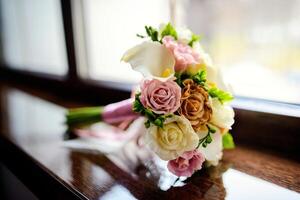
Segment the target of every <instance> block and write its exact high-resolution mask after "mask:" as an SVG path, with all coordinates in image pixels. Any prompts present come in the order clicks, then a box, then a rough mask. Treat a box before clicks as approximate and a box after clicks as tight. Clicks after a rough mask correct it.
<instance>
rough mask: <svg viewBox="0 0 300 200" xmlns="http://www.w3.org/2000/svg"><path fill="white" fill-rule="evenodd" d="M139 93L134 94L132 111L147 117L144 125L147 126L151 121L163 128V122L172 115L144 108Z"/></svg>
mask: <svg viewBox="0 0 300 200" xmlns="http://www.w3.org/2000/svg"><path fill="white" fill-rule="evenodd" d="M140 96H141V93H137V94H136V95H135V101H134V103H133V111H134V112H137V113H140V114H141V115H143V116H145V117H146V118H147V121H146V122H145V127H146V128H149V127H150V125H151V123H152V124H154V125H155V126H158V127H160V128H163V125H164V122H165V120H166V119H167V118H169V117H172V115H171V114H170V115H159V114H156V113H154V112H153V111H152V110H150V109H148V108H145V107H144V106H143V104H142V103H141V100H140Z"/></svg>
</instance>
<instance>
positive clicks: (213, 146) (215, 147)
mask: <svg viewBox="0 0 300 200" xmlns="http://www.w3.org/2000/svg"><path fill="white" fill-rule="evenodd" d="M214 128H215V129H216V132H215V133H213V134H211V138H212V142H211V143H209V144H208V145H207V146H206V147H203V146H202V145H200V147H199V148H198V150H199V151H200V152H201V153H202V154H203V155H204V157H205V160H206V161H207V162H208V164H209V165H213V166H216V165H218V163H219V160H220V159H221V158H222V156H223V153H222V150H223V144H222V135H221V132H220V130H219V129H218V128H217V127H214Z"/></svg>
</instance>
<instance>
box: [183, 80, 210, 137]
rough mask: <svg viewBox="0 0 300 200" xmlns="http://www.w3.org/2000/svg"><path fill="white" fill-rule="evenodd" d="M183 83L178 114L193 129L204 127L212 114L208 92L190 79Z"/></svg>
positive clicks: (197, 129)
mask: <svg viewBox="0 0 300 200" xmlns="http://www.w3.org/2000/svg"><path fill="white" fill-rule="evenodd" d="M183 85H184V88H183V91H182V96H181V106H180V109H179V114H180V115H183V116H185V117H186V118H187V119H188V120H189V121H190V122H191V124H192V127H193V128H194V130H195V131H199V130H201V129H205V123H207V122H208V121H209V120H210V118H211V115H212V109H211V105H210V102H209V99H208V93H207V92H206V91H205V89H203V88H202V87H201V86H199V85H198V84H196V83H195V82H194V81H193V80H192V79H186V80H184V81H183Z"/></svg>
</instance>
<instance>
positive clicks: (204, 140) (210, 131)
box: [197, 125, 216, 148]
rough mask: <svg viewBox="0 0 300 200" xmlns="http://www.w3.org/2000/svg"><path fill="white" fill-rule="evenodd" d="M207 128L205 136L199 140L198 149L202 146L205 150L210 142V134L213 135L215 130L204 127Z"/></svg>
mask: <svg viewBox="0 0 300 200" xmlns="http://www.w3.org/2000/svg"><path fill="white" fill-rule="evenodd" d="M206 127H207V130H208V131H207V135H206V136H205V137H204V138H202V139H200V140H199V143H198V146H197V148H198V147H200V145H202V147H204V148H206V147H207V145H208V144H210V143H211V142H212V138H211V134H214V133H215V132H216V129H214V128H213V127H211V126H209V125H206Z"/></svg>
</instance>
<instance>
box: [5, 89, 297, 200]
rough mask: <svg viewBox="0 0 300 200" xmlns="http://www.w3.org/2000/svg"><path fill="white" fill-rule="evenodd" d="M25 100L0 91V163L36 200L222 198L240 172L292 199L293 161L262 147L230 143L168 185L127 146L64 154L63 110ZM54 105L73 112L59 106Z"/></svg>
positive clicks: (149, 158)
mask: <svg viewBox="0 0 300 200" xmlns="http://www.w3.org/2000/svg"><path fill="white" fill-rule="evenodd" d="M33 94H34V92H33V93H31V94H28V93H24V92H20V91H19V90H15V89H7V88H6V89H5V90H2V92H1V102H0V103H1V104H0V105H1V109H0V110H1V115H2V117H1V120H0V122H1V133H0V160H1V162H3V163H4V164H5V165H6V166H7V167H8V168H9V169H10V170H11V171H12V172H13V173H14V174H15V175H16V176H17V177H18V178H19V179H20V180H21V181H22V182H24V183H25V185H26V186H27V187H28V188H29V189H30V190H31V191H33V193H34V194H36V195H37V196H38V197H39V198H42V199H101V198H104V199H105V198H109V197H116V198H117V197H119V198H121V199H127V198H136V199H225V198H226V197H229V196H230V193H228V192H232V191H233V188H234V187H233V185H232V184H228V182H224V177H225V176H226V177H227V180H230V179H231V176H232V173H228V172H229V171H231V172H232V171H233V172H243V173H236V174H238V178H241V180H242V178H243V177H248V176H249V175H250V177H256V179H254V180H255V181H257V183H261V181H262V179H263V180H265V181H267V182H270V183H274V184H276V185H278V186H280V188H282V190H283V189H284V188H287V189H289V190H293V191H296V192H300V182H299V177H300V164H299V162H298V161H297V159H291V157H290V156H289V154H279V153H277V152H273V151H270V150H269V149H265V148H262V147H260V148H257V147H253V146H243V145H239V144H237V148H236V149H234V150H230V151H225V152H224V157H223V161H222V162H221V163H220V164H219V165H218V166H217V167H211V168H209V169H204V170H202V171H200V172H197V173H196V174H194V176H193V177H191V178H188V179H187V180H179V181H177V182H176V184H174V183H175V180H176V177H174V176H172V175H171V174H169V173H166V172H165V171H164V169H163V168H162V167H161V166H162V163H161V161H157V160H156V159H155V158H154V157H153V155H152V154H151V152H149V150H148V149H147V148H144V147H143V146H139V145H137V143H136V142H135V141H131V142H128V143H126V144H124V145H123V146H122V148H120V149H116V150H115V151H113V152H111V153H99V152H94V151H93V152H86V151H78V150H73V149H70V148H65V147H63V146H62V144H63V138H64V134H65V130H66V127H65V126H64V124H63V114H64V112H65V108H64V107H61V106H58V105H56V104H53V103H52V102H55V103H57V102H59V100H58V99H56V98H51V97H48V99H52V100H53V101H52V102H49V101H45V100H42V99H40V98H37V97H35V96H33ZM60 104H64V105H66V106H68V105H69V106H70V105H74V104H69V103H68V102H67V101H61V102H60ZM41 116H43V117H41ZM59 119H60V120H59ZM109 143H111V141H110V142H109V141H108V144H109ZM234 170H238V171H234ZM247 174H248V175H247ZM228 176H229V177H228ZM232 178H233V177H232ZM235 178H236V177H235ZM243 184H246V185H247V182H245V183H243ZM179 185H181V186H180V187H179ZM167 186H168V187H167ZM175 186H176V187H175ZM266 188H268V187H266ZM280 188H279V189H280ZM277 189H278V188H277ZM236 192H238V191H236ZM250 192H252V191H251V188H249V193H250ZM267 194H270V195H272V191H269V193H267ZM243 195H247V193H245V194H243ZM258 195H260V194H258ZM286 197H287V198H286V199H289V196H286ZM259 198H260V199H267V198H269V196H258V199H259ZM241 199H242V196H241Z"/></svg>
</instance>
